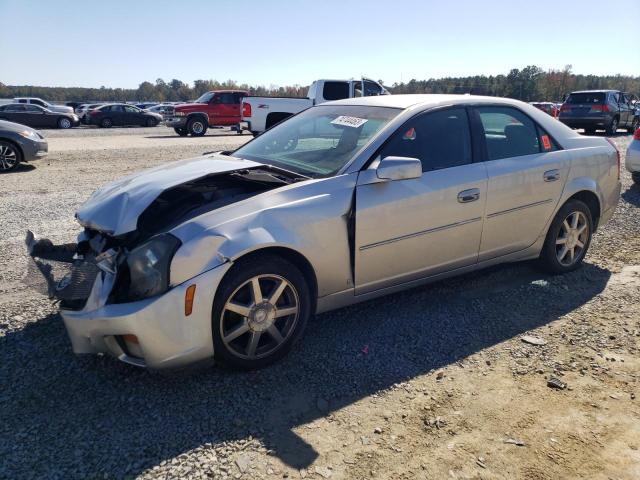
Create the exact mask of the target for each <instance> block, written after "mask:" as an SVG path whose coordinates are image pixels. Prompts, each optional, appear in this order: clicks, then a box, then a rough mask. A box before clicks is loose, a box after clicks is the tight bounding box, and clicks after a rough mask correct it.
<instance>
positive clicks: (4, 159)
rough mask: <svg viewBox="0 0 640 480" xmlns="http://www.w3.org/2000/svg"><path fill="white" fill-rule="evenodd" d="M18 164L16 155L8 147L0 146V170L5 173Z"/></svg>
mask: <svg viewBox="0 0 640 480" xmlns="http://www.w3.org/2000/svg"><path fill="white" fill-rule="evenodd" d="M17 163H18V154H17V153H16V151H15V150H14V149H13V148H11V147H10V146H8V145H0V170H3V171H7V170H11V169H12V168H14V167H15V166H16V165H17Z"/></svg>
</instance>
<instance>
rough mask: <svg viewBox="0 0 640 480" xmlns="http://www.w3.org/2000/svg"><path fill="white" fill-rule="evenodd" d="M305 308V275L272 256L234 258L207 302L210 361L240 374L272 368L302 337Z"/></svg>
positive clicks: (307, 308) (308, 310) (306, 316)
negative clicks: (209, 304) (210, 307)
mask: <svg viewBox="0 0 640 480" xmlns="http://www.w3.org/2000/svg"><path fill="white" fill-rule="evenodd" d="M311 305H312V302H311V294H310V289H309V286H308V284H307V282H306V280H305V277H304V275H303V274H302V273H301V272H300V270H299V269H298V268H297V267H296V266H295V265H293V264H292V263H290V262H288V261H287V260H284V259H282V258H280V257H278V256H275V255H264V256H253V257H251V258H250V259H245V260H244V261H243V260H240V261H239V262H238V263H236V264H235V265H234V266H233V267H232V268H231V269H230V270H229V272H228V273H227V275H226V276H225V278H224V280H223V281H222V283H221V284H220V286H219V287H218V291H217V292H216V297H215V300H214V302H213V311H212V322H211V323H212V330H213V345H214V351H215V357H216V359H218V360H221V361H222V362H223V363H225V364H228V365H230V366H232V367H235V368H240V369H245V370H253V369H257V368H263V367H266V366H268V365H270V364H272V363H273V362H275V361H277V360H279V359H280V358H282V357H284V356H285V355H286V354H287V353H289V351H290V350H291V349H292V348H293V346H294V345H295V344H296V343H297V342H298V341H299V340H300V339H301V338H302V336H303V334H304V329H305V327H306V324H307V321H308V319H309V317H310V316H311V313H312V312H311Z"/></svg>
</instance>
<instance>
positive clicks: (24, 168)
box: [0, 162, 36, 175]
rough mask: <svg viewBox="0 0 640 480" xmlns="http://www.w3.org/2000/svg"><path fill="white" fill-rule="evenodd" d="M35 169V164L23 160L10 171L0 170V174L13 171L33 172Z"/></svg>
mask: <svg viewBox="0 0 640 480" xmlns="http://www.w3.org/2000/svg"><path fill="white" fill-rule="evenodd" d="M35 169H36V166H35V165H32V164H30V163H24V162H21V163H20V164H19V165H18V166H17V167H16V168H15V169H14V170H11V171H10V172H0V175H11V174H12V173H26V172H33V171H34V170H35Z"/></svg>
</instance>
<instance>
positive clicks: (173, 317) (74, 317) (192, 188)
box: [24, 160, 299, 368]
mask: <svg viewBox="0 0 640 480" xmlns="http://www.w3.org/2000/svg"><path fill="white" fill-rule="evenodd" d="M209 161H214V160H209ZM214 162H215V161H214ZM226 162H227V163H230V161H229V160H226ZM202 164H203V162H202V161H200V165H202ZM189 165H191V167H190V168H195V167H194V166H193V164H189ZM242 166H243V167H244V164H242ZM216 168H217V169H221V167H220V166H217V167H216ZM175 171H176V170H174V172H175ZM177 173H180V170H177ZM151 175H152V178H155V180H154V181H153V182H152V184H150V186H148V187H149V188H146V187H145V182H144V180H143V178H142V176H140V175H138V176H135V177H131V178H129V179H125V180H123V181H120V182H114V183H112V184H110V185H108V186H106V187H103V188H102V189H100V190H98V191H97V192H96V193H95V194H94V195H93V196H92V197H91V198H90V199H89V200H88V201H87V202H86V203H85V204H84V205H83V206H82V207H81V208H80V209H79V210H78V212H77V213H76V218H77V220H78V222H79V223H80V224H81V225H82V226H83V227H84V230H83V231H82V232H81V233H80V235H78V237H77V241H76V242H75V243H68V244H63V245H54V244H53V243H52V242H51V241H50V240H48V239H36V238H35V236H34V234H33V233H32V232H30V231H29V232H27V236H26V240H25V243H26V246H27V251H28V254H29V267H28V273H27V275H26V276H25V278H24V283H26V284H27V285H28V286H30V287H32V288H34V289H36V290H37V291H39V292H40V293H42V294H45V295H47V296H48V297H49V298H51V299H53V300H55V301H57V302H59V306H60V313H61V316H62V318H63V320H64V322H65V326H66V328H67V332H68V334H69V337H70V339H71V343H72V345H73V350H74V352H75V353H109V354H112V355H113V356H115V357H117V358H119V359H120V360H122V361H124V362H127V363H130V364H134V365H138V366H151V367H153V368H169V367H173V366H180V365H184V364H188V363H191V362H194V361H198V360H200V359H205V358H209V357H211V356H212V354H213V353H212V348H213V343H212V340H211V338H210V337H211V325H210V322H211V318H210V316H211V304H212V301H213V295H214V294H215V291H216V288H217V285H218V283H219V282H220V281H221V279H222V276H223V275H224V273H225V272H226V270H227V269H228V268H230V265H229V263H227V262H226V261H218V260H217V259H218V257H219V255H217V253H216V249H215V241H214V242H206V241H205V242H204V243H198V239H197V238H196V239H192V238H187V239H185V240H184V241H185V242H186V244H188V245H187V246H186V247H185V248H186V250H185V249H183V250H181V253H180V254H178V251H179V249H180V247H181V246H182V241H181V240H180V239H179V238H178V236H177V235H174V234H172V233H171V232H174V229H175V228H176V227H178V226H180V225H182V224H183V223H185V222H187V221H189V220H190V219H193V218H195V217H198V216H200V215H203V214H206V213H207V212H211V211H214V210H218V209H221V208H223V207H225V206H228V205H231V204H233V203H238V202H241V201H243V200H246V199H248V198H251V197H253V196H255V195H259V194H261V193H263V192H267V191H269V190H273V189H276V188H279V187H282V186H285V185H288V184H290V183H292V182H294V181H297V180H298V179H299V178H298V177H296V176H294V175H290V174H289V172H286V171H284V172H282V171H275V170H274V169H271V168H269V167H266V166H256V165H252V168H241V169H233V170H230V171H223V172H221V171H216V172H213V173H212V172H209V173H205V174H204V175H203V174H202V173H201V174H200V176H199V177H196V178H193V177H194V176H195V175H190V176H189V178H185V179H184V181H182V182H180V183H176V182H175V176H176V175H172V176H170V177H171V178H169V179H167V178H165V176H162V178H159V172H158V171H157V170H155V171H153V172H152V173H151ZM150 192H152V193H153V195H151V194H150ZM196 230H197V229H196ZM194 231H195V230H194ZM198 231H199V230H198ZM207 238H218V239H219V238H222V237H220V236H217V237H216V236H215V235H214V236H213V237H212V236H209V237H207ZM192 240H193V241H192ZM193 245H200V247H199V249H196V250H193ZM174 257H176V259H177V260H176V262H174V265H173V267H174V277H175V278H174V279H173V282H172V278H171V270H172V262H173V260H174ZM211 259H216V261H215V262H212V261H211ZM176 264H177V265H178V267H176ZM199 282H200V284H201V285H202V287H199V288H198V294H196V296H195V301H194V300H193V296H192V297H191V301H192V302H193V313H191V310H190V309H189V313H186V309H185V306H184V305H185V301H186V300H185V298H186V297H185V294H186V289H187V288H189V287H191V289H192V290H191V292H192V293H191V295H193V291H195V285H196V284H197V283H199ZM187 316H189V318H188V320H189V322H185V321H184V320H185V319H186V317H187ZM196 317H197V318H196Z"/></svg>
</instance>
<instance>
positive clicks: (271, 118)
mask: <svg viewBox="0 0 640 480" xmlns="http://www.w3.org/2000/svg"><path fill="white" fill-rule="evenodd" d="M292 116H293V113H289V112H271V113H269V114H268V115H267V119H266V120H265V124H264V128H265V130H267V129H269V128H271V127H273V126H274V125H277V124H278V123H280V122H282V121H283V120H286V119H287V118H289V117H292Z"/></svg>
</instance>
